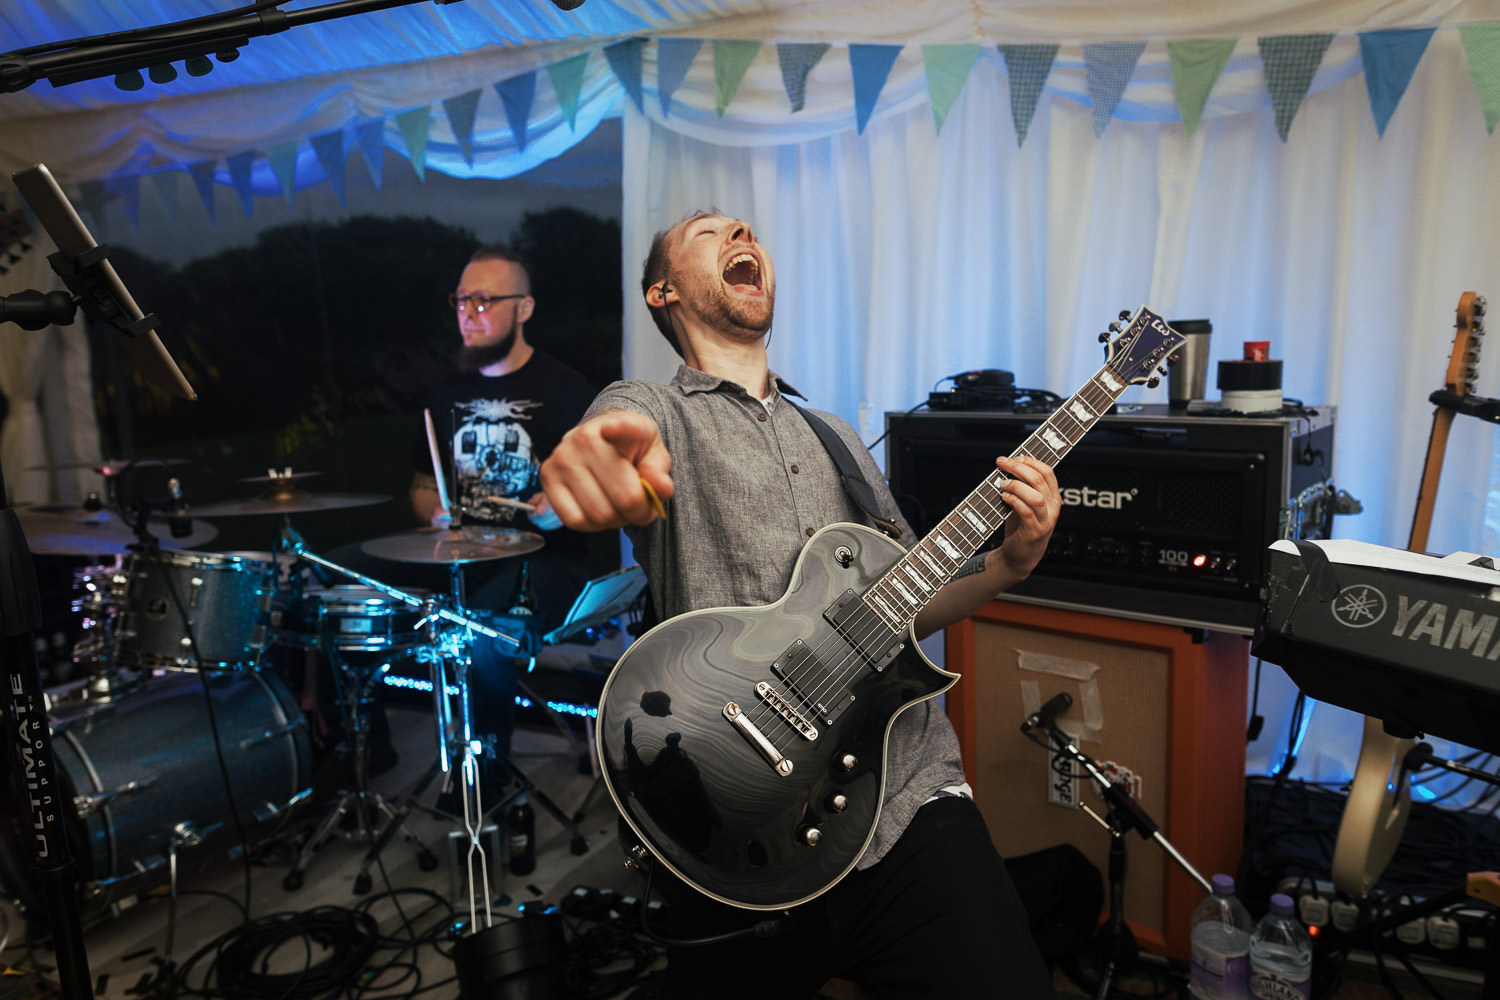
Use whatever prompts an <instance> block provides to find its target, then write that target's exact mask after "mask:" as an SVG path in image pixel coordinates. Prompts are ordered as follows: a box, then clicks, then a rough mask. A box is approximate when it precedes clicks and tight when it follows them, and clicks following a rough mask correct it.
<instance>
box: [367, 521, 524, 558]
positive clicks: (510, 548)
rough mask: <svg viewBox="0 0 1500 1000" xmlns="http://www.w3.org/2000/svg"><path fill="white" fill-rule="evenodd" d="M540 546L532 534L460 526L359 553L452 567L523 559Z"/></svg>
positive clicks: (379, 542) (391, 540)
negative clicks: (486, 561) (521, 556)
mask: <svg viewBox="0 0 1500 1000" xmlns="http://www.w3.org/2000/svg"><path fill="white" fill-rule="evenodd" d="M543 544H544V542H543V539H542V536H541V535H539V534H537V533H536V532H534V531H519V530H517V529H515V528H493V527H488V526H486V525H464V526H462V527H456V526H455V527H447V528H415V529H413V530H411V531H403V532H399V533H397V534H394V535H386V536H385V537H383V538H376V539H372V540H371V541H368V542H364V543H363V544H361V545H360V549H361V550H362V551H363V552H365V553H366V554H368V555H372V556H377V557H379V558H381V559H390V560H392V561H393V562H410V563H444V564H448V565H456V564H461V563H469V562H483V561H485V560H489V559H504V558H506V557H508V556H519V555H525V554H526V553H528V552H535V551H536V550H537V549H539V548H541V547H542V545H543Z"/></svg>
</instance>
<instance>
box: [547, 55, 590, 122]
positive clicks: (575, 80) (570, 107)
mask: <svg viewBox="0 0 1500 1000" xmlns="http://www.w3.org/2000/svg"><path fill="white" fill-rule="evenodd" d="M588 61H589V54H588V53H587V52H580V53H579V54H578V55H576V56H571V57H569V58H567V59H564V60H563V61H562V62H555V63H552V64H551V65H549V66H548V67H547V75H548V76H549V77H551V78H552V89H553V90H555V91H557V105H558V107H560V108H562V112H563V115H564V116H566V117H567V119H568V128H572V127H573V125H574V123H575V122H577V120H578V99H579V95H581V94H582V93H583V71H584V69H585V68H586V67H587V66H588Z"/></svg>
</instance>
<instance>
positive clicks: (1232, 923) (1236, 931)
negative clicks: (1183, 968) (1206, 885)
mask: <svg viewBox="0 0 1500 1000" xmlns="http://www.w3.org/2000/svg"><path fill="white" fill-rule="evenodd" d="M1213 886H1214V892H1213V895H1212V896H1209V897H1208V898H1207V899H1205V900H1204V901H1203V902H1201V903H1199V904H1198V908H1197V909H1196V910H1194V911H1193V925H1192V926H1193V931H1192V937H1193V964H1192V967H1191V969H1189V971H1188V992H1189V993H1191V994H1192V995H1193V996H1194V997H1197V998H1198V1000H1245V998H1246V997H1248V996H1249V995H1250V933H1251V931H1253V930H1254V928H1255V921H1254V920H1253V919H1251V917H1250V911H1249V910H1247V909H1245V904H1244V903H1242V902H1240V901H1239V898H1238V897H1236V896H1235V894H1234V878H1233V877H1231V876H1229V875H1215V876H1214V877H1213Z"/></svg>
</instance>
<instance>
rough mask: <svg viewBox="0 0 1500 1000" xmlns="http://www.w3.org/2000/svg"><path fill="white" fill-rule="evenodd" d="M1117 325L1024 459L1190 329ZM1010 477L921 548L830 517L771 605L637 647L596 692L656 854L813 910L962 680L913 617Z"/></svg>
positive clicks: (750, 894) (711, 884) (677, 622)
mask: <svg viewBox="0 0 1500 1000" xmlns="http://www.w3.org/2000/svg"><path fill="white" fill-rule="evenodd" d="M1120 319H1121V321H1124V320H1126V319H1129V324H1128V326H1126V327H1125V329H1124V330H1123V331H1121V332H1120V333H1119V335H1118V336H1117V337H1116V338H1115V339H1114V341H1113V342H1112V343H1110V344H1109V346H1108V347H1106V349H1105V353H1106V357H1107V358H1108V360H1107V361H1106V362H1105V364H1104V367H1102V368H1100V369H1099V371H1098V373H1097V374H1095V375H1094V377H1093V378H1091V379H1089V381H1088V384H1087V385H1085V386H1084V387H1083V388H1082V389H1081V390H1079V391H1078V393H1077V394H1076V395H1074V396H1073V397H1072V398H1070V399H1069V400H1068V401H1067V402H1065V403H1063V404H1062V406H1060V407H1059V408H1058V409H1057V410H1055V411H1054V412H1053V413H1052V415H1051V416H1050V417H1048V418H1047V419H1046V421H1045V422H1043V423H1042V425H1041V426H1040V427H1038V428H1037V430H1036V431H1035V433H1033V434H1032V435H1031V436H1030V437H1028V438H1027V439H1026V441H1025V442H1024V443H1023V444H1022V445H1021V447H1020V448H1018V449H1017V450H1016V452H1015V454H1017V455H1030V456H1033V457H1035V458H1037V459H1040V460H1041V461H1043V462H1046V463H1048V464H1055V463H1056V462H1057V461H1058V459H1060V458H1062V456H1063V455H1065V454H1066V453H1067V452H1068V450H1069V449H1071V448H1072V447H1073V446H1074V445H1075V444H1077V443H1078V441H1079V439H1080V438H1082V437H1083V435H1084V434H1085V433H1086V432H1087V431H1088V429H1089V428H1090V427H1092V426H1093V425H1094V422H1095V421H1096V420H1097V419H1098V418H1099V417H1100V415H1101V414H1103V413H1104V412H1105V411H1106V410H1108V409H1109V407H1110V405H1111V404H1112V403H1113V402H1114V401H1115V400H1116V399H1117V398H1119V396H1120V394H1121V393H1122V392H1124V391H1125V388H1126V387H1127V386H1129V385H1131V384H1135V383H1142V382H1148V381H1149V382H1150V383H1151V384H1155V381H1156V375H1155V372H1156V370H1157V369H1158V368H1160V367H1161V366H1162V365H1163V362H1164V359H1165V358H1166V357H1167V356H1168V355H1169V354H1170V353H1171V352H1172V351H1173V350H1174V349H1175V348H1176V347H1177V345H1178V344H1180V343H1181V342H1182V340H1183V338H1182V336H1181V335H1180V334H1178V333H1177V332H1176V331H1174V330H1173V329H1172V328H1171V327H1169V326H1167V324H1166V323H1165V322H1163V321H1162V319H1161V317H1160V316H1157V315H1156V314H1154V313H1152V312H1151V311H1149V310H1147V309H1144V308H1143V309H1140V310H1139V311H1138V312H1136V314H1135V316H1134V317H1133V318H1132V317H1130V315H1129V314H1128V313H1121V314H1120ZM1121 325H1122V323H1112V324H1110V326H1111V329H1113V330H1119V329H1120V327H1121ZM1109 336H1110V335H1109V334H1102V335H1101V336H1100V339H1101V340H1108V339H1109ZM1005 481H1006V476H1005V474H1004V473H1002V472H1001V471H1000V470H999V469H996V470H994V471H992V472H991V473H990V475H989V476H988V477H987V478H986V479H985V480H984V481H983V482H981V483H980V484H979V486H978V487H976V488H975V489H974V491H973V492H972V493H970V494H969V495H968V497H966V498H965V499H964V500H963V502H962V503H960V504H959V505H958V507H957V509H955V510H954V511H953V512H952V513H951V514H949V515H948V516H947V517H946V518H944V519H943V521H942V522H941V523H940V524H938V526H937V527H936V528H934V529H933V530H932V531H931V532H930V533H929V534H928V535H927V537H925V538H924V539H922V540H921V541H920V542H918V543H917V544H916V545H915V546H914V547H913V548H912V549H911V550H910V551H905V550H903V549H902V548H901V546H900V545H898V544H897V543H896V542H894V541H892V540H891V539H890V538H888V537H886V536H885V535H882V534H881V533H880V532H878V531H875V530H874V529H872V528H867V527H864V526H863V525H858V524H832V525H829V526H827V527H825V528H822V529H820V530H819V531H818V532H817V533H816V534H814V535H813V536H812V538H810V539H809V540H808V542H807V544H806V545H805V546H804V547H803V549H802V553H801V555H799V556H798V558H797V565H796V567H795V568H794V570H793V572H792V582H791V585H790V586H789V587H788V588H787V592H786V593H785V594H784V595H782V597H781V599H780V600H778V601H777V602H776V603H774V604H768V605H765V606H762V607H751V608H710V609H706V610H702V611H693V612H689V613H687V614H684V615H679V616H678V617H676V618H673V619H671V620H669V621H666V622H663V623H662V624H660V625H658V626H657V627H655V628H653V629H652V630H651V631H649V632H647V633H646V634H645V635H643V636H641V638H640V639H639V640H637V641H636V642H635V643H634V644H633V645H631V647H630V648H629V649H628V650H627V651H626V653H625V655H624V656H622V657H621V658H620V661H619V662H618V663H617V664H616V665H615V669H614V671H613V672H612V673H611V674H610V676H609V680H608V681H607V682H606V683H605V685H604V690H603V692H602V693H601V695H600V701H599V719H598V730H597V731H598V745H599V757H600V762H601V764H602V765H603V773H604V779H605V783H606V785H607V786H608V788H609V793H610V795H611V796H612V797H613V798H614V800H615V804H616V805H617V806H618V807H619V809H620V812H621V813H622V814H623V815H624V817H625V820H626V821H627V822H628V823H629V824H630V826H631V828H632V829H634V831H635V832H636V834H637V835H638V836H639V837H640V838H641V840H642V841H643V843H644V844H645V845H646V847H647V848H648V850H649V851H650V852H651V853H653V854H654V855H655V856H656V857H657V858H658V859H659V860H660V861H661V862H662V863H664V864H665V865H666V866H667V867H668V868H670V869H671V870H672V871H673V872H674V873H676V874H677V875H678V876H680V877H681V878H682V879H684V880H685V881H686V882H687V883H688V884H689V885H691V886H693V887H694V888H695V889H697V890H699V891H700V892H702V893H704V894H705V895H708V896H710V897H712V898H714V899H718V900H720V901H722V902H725V903H729V904H731V905H733V906H738V907H742V908H745V909H750V910H779V909H785V908H786V907H790V906H796V905H797V904H799V903H804V902H806V901H808V900H810V899H812V898H814V897H816V896H818V895H820V894H821V893H823V892H825V891H826V890H828V889H829V888H830V887H832V886H833V885H834V884H835V883H837V882H838V881H839V880H840V879H841V878H843V877H844V875H846V874H847V873H848V872H849V870H850V869H852V868H853V867H854V863H855V862H856V861H857V860H859V857H860V855H861V854H862V853H863V852H864V850H865V847H866V846H867V845H868V844H869V842H870V838H871V837H872V836H873V835H874V831H875V823H876V820H878V819H879V817H880V807H881V800H882V793H883V791H884V786H885V751H886V739H887V734H888V732H889V730H890V727H891V724H892V723H893V722H894V721H895V718H896V716H897V715H899V714H900V713H901V712H902V711H904V710H905V709H907V708H909V707H911V706H912V705H914V704H916V703H917V702H920V701H924V700H926V699H928V698H932V697H934V696H936V695H938V694H941V693H942V692H944V691H946V690H947V689H948V688H950V687H952V686H953V683H954V682H955V681H956V680H957V679H958V675H957V674H953V673H949V672H947V671H945V670H940V669H938V668H937V667H936V666H934V665H933V664H932V662H931V661H930V660H928V659H927V658H926V656H924V655H923V654H922V652H921V650H920V649H919V648H918V647H917V644H916V640H915V635H914V633H913V631H912V623H913V622H914V621H915V619H916V617H917V613H918V612H920V611H921V610H922V608H923V607H924V606H925V605H926V604H927V602H928V600H929V599H930V598H931V597H932V595H933V594H934V593H935V592H936V591H937V589H938V588H939V587H941V586H942V585H943V584H944V583H945V582H947V581H948V580H949V579H951V578H952V577H953V574H954V573H955V572H956V571H957V570H958V569H959V568H960V567H961V566H962V565H963V564H964V563H965V562H966V561H967V560H968V559H969V557H971V556H972V555H974V554H975V553H976V552H978V551H979V550H980V548H981V547H982V546H983V545H984V544H985V542H986V541H987V540H988V539H989V538H990V537H991V536H992V535H994V533H995V532H996V531H997V530H999V528H1000V527H1001V526H1002V525H1004V523H1005V520H1006V517H1007V516H1008V515H1009V514H1010V507H1009V506H1008V505H1007V504H1006V503H1005V501H1004V500H1003V499H1001V490H1002V486H1003V485H1004V483H1005Z"/></svg>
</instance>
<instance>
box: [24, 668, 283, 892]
mask: <svg viewBox="0 0 1500 1000" xmlns="http://www.w3.org/2000/svg"><path fill="white" fill-rule="evenodd" d="M205 684H206V685H207V687H208V689H209V691H210V692H211V696H212V699H213V702H212V704H213V713H212V719H210V713H209V710H208V703H207V702H206V701H205V698H204V686H205ZM51 718H52V749H53V754H54V756H55V757H56V760H57V773H58V778H59V785H60V786H61V787H62V789H63V791H64V793H65V797H66V799H67V801H66V802H65V803H64V813H65V823H66V825H67V827H68V840H69V843H70V846H71V850H72V854H73V859H74V862H75V863H76V866H77V870H78V881H79V883H80V884H81V886H82V892H83V897H84V903H85V911H86V915H90V916H97V915H98V913H99V912H100V911H101V910H102V909H103V908H105V907H107V906H108V905H109V904H110V903H113V902H116V901H119V900H121V899H124V898H125V897H128V896H129V895H132V894H134V893H139V892H141V891H143V890H145V889H147V888H150V887H152V886H155V885H159V884H162V883H165V882H166V881H167V880H168V878H169V870H168V865H167V860H168V857H169V853H168V852H169V848H170V847H171V844H172V842H173V841H174V839H175V840H176V841H177V843H178V845H179V846H178V848H177V859H178V866H179V869H181V868H183V867H190V866H194V865H201V864H204V863H207V862H209V861H211V860H213V859H215V858H217V857H221V856H223V855H224V854H225V853H226V852H228V851H230V850H232V849H235V848H237V847H238V846H239V830H237V829H236V824H235V822H234V818H233V817H234V816H236V815H237V816H238V817H239V826H240V828H241V829H243V831H244V836H245V839H246V841H247V842H248V846H249V848H250V849H251V850H253V849H254V848H255V847H256V846H257V845H259V844H263V843H265V842H266V841H267V840H268V839H269V838H271V837H273V836H275V835H276V834H277V833H279V832H280V831H281V830H282V829H283V828H284V827H285V825H286V823H287V821H288V820H289V819H290V818H291V816H292V815H293V814H294V813H295V811H296V809H297V806H298V805H300V804H301V803H302V802H303V801H305V800H306V799H307V798H308V797H309V795H310V794H311V791H312V788H311V783H312V773H311V771H312V763H311V761H312V757H311V750H310V747H309V743H308V737H307V731H306V729H307V725H306V720H305V718H304V717H303V716H302V713H301V712H300V711H298V709H297V703H296V701H295V700H294V699H293V698H292V696H291V694H290V693H289V692H288V690H287V688H286V685H285V684H283V683H282V681H281V679H280V678H278V677H277V676H275V674H272V673H270V672H259V673H239V674H223V675H206V674H198V673H179V672H170V673H167V674H164V675H161V676H156V677H151V678H149V679H148V680H147V681H146V683H145V684H144V685H143V686H142V687H141V688H140V689H139V690H136V691H133V692H131V693H129V694H127V695H126V696H125V697H123V698H122V699H120V700H119V701H118V702H115V703H113V704H108V705H103V706H100V705H91V704H86V703H83V702H71V703H67V704H63V705H60V706H57V707H55V708H54V710H53V712H52V715H51ZM215 729H217V739H216V737H215ZM216 744H217V748H218V750H217V752H216V750H215V746H216ZM220 753H222V754H223V759H224V769H223V771H221V770H220V767H219V754H220ZM225 771H227V773H228V775H229V779H230V781H229V784H228V786H227V787H226V785H225V781H224V776H223V775H224V772H225ZM231 795H232V797H233V801H234V806H235V808H234V810H233V811H231V809H230V806H229V802H230V797H231ZM15 804H19V803H15ZM6 812H7V813H9V814H10V815H9V816H7V817H5V818H6V820H7V822H5V823H0V832H3V833H4V834H5V837H4V838H0V854H4V855H6V857H3V858H0V880H4V881H5V882H7V883H9V884H7V885H5V886H4V888H5V889H6V890H7V895H10V896H12V897H13V898H16V899H18V900H20V901H21V903H22V904H23V905H28V904H29V903H30V902H33V901H34V900H35V897H36V894H37V883H36V882H35V880H34V879H32V878H30V877H28V868H29V866H30V864H31V862H32V857H31V854H30V841H29V840H27V839H26V838H25V837H24V835H23V832H22V831H21V830H20V829H19V828H18V827H17V826H16V824H17V823H19V822H21V820H20V818H19V817H20V816H21V814H23V813H25V810H24V809H22V810H17V809H13V808H9V807H7V808H6Z"/></svg>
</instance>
